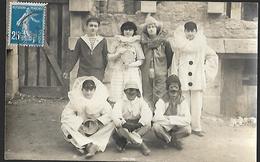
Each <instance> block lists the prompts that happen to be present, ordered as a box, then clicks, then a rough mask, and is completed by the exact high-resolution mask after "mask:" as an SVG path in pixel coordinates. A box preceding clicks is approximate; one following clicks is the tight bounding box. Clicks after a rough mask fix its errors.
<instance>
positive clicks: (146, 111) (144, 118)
mask: <svg viewBox="0 0 260 162" xmlns="http://www.w3.org/2000/svg"><path fill="white" fill-rule="evenodd" d="M141 102H142V104H141V106H142V108H141V114H140V115H141V118H140V119H139V123H141V124H142V125H143V126H144V125H151V120H152V118H153V113H152V111H151V109H150V108H149V106H148V104H147V103H146V102H145V101H144V100H141Z"/></svg>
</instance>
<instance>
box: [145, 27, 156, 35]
mask: <svg viewBox="0 0 260 162" xmlns="http://www.w3.org/2000/svg"><path fill="white" fill-rule="evenodd" d="M146 28H147V29H146V30H147V33H148V34H149V36H155V35H157V26H156V25H155V24H149V25H147V27H146Z"/></svg>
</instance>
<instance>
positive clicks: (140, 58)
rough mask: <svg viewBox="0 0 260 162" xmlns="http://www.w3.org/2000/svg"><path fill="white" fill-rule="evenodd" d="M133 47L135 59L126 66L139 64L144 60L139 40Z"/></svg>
mask: <svg viewBox="0 0 260 162" xmlns="http://www.w3.org/2000/svg"><path fill="white" fill-rule="evenodd" d="M134 47H135V51H136V57H137V61H135V62H132V63H131V64H129V65H128V66H130V67H138V66H141V65H142V64H143V62H144V59H145V57H144V53H143V49H142V47H141V44H140V43H139V42H138V43H135V44H134Z"/></svg>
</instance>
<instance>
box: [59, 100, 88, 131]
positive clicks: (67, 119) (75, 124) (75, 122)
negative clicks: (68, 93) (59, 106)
mask: <svg viewBox="0 0 260 162" xmlns="http://www.w3.org/2000/svg"><path fill="white" fill-rule="evenodd" d="M71 106H72V105H71V103H70V102H69V103H68V104H67V105H66V106H65V109H64V110H63V112H62V114H61V123H62V124H65V125H68V126H69V127H71V128H72V129H74V130H76V131H77V130H78V129H79V127H80V126H81V124H82V123H83V121H84V120H83V119H82V118H81V117H80V116H77V114H76V112H75V111H74V110H73V109H72V108H71Z"/></svg>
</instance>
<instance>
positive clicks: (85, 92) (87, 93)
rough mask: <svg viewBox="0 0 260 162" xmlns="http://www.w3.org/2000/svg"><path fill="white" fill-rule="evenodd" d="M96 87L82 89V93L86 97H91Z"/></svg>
mask: <svg viewBox="0 0 260 162" xmlns="http://www.w3.org/2000/svg"><path fill="white" fill-rule="evenodd" d="M95 90H96V89H82V94H83V96H84V97H85V98H87V99H91V98H92V97H93V95H94V93H95Z"/></svg>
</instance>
